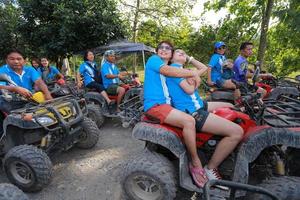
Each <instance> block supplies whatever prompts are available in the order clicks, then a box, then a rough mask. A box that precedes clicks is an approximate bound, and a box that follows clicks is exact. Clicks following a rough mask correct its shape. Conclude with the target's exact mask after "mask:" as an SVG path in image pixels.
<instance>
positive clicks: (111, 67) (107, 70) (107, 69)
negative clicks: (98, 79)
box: [101, 61, 120, 89]
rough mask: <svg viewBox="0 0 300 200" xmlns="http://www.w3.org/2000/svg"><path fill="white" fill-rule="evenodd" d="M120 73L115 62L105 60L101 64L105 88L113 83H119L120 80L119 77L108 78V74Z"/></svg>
mask: <svg viewBox="0 0 300 200" xmlns="http://www.w3.org/2000/svg"><path fill="white" fill-rule="evenodd" d="M119 73H120V72H119V69H118V67H117V66H116V65H115V64H113V63H110V62H108V61H104V63H103V64H102V66H101V76H102V81H103V86H104V88H105V89H107V88H108V86H109V85H111V84H118V83H119V82H120V80H119V78H106V75H108V74H113V75H118V74H119Z"/></svg>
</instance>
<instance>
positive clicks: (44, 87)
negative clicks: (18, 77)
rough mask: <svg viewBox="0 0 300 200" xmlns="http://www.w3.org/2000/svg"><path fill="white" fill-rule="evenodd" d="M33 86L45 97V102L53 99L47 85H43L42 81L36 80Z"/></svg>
mask: <svg viewBox="0 0 300 200" xmlns="http://www.w3.org/2000/svg"><path fill="white" fill-rule="evenodd" d="M34 84H35V85H36V86H37V87H38V88H39V89H40V90H41V91H42V92H43V94H44V95H45V99H46V100H51V99H53V98H52V96H51V94H50V92H49V90H48V87H47V85H46V84H45V83H44V81H43V80H42V79H41V78H39V79H37V80H36V81H35V82H34Z"/></svg>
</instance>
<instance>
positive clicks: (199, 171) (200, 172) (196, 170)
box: [189, 163, 208, 188]
mask: <svg viewBox="0 0 300 200" xmlns="http://www.w3.org/2000/svg"><path fill="white" fill-rule="evenodd" d="M189 169H190V174H191V176H192V178H193V181H194V183H195V184H196V185H197V186H198V187H200V188H202V187H204V185H205V183H206V182H207V181H208V179H207V177H206V175H205V170H204V169H203V168H201V167H193V165H192V164H191V163H190V164H189ZM199 176H200V177H201V178H202V179H203V181H200V180H199V179H198V178H199ZM197 177H198V178H197Z"/></svg>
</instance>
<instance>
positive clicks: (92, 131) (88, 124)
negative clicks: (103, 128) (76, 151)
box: [76, 117, 99, 149]
mask: <svg viewBox="0 0 300 200" xmlns="http://www.w3.org/2000/svg"><path fill="white" fill-rule="evenodd" d="M81 126H82V128H83V134H82V139H81V141H79V142H78V143H77V144H76V146H77V147H78V148H81V149H90V148H93V147H94V146H95V145H96V144H97V142H98V140H99V129H98V127H97V125H96V124H95V122H94V121H93V120H91V119H89V118H86V117H85V118H84V120H83V122H81Z"/></svg>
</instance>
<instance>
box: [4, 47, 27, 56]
mask: <svg viewBox="0 0 300 200" xmlns="http://www.w3.org/2000/svg"><path fill="white" fill-rule="evenodd" d="M12 53H18V54H20V55H21V56H22V57H23V58H25V57H24V53H23V52H22V51H20V50H19V49H14V48H13V49H10V50H8V51H7V54H6V56H5V58H7V57H8V56H9V55H10V54H12Z"/></svg>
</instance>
